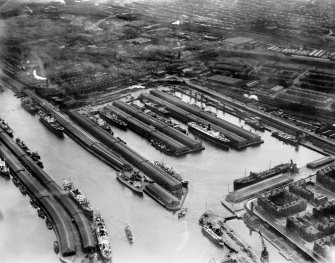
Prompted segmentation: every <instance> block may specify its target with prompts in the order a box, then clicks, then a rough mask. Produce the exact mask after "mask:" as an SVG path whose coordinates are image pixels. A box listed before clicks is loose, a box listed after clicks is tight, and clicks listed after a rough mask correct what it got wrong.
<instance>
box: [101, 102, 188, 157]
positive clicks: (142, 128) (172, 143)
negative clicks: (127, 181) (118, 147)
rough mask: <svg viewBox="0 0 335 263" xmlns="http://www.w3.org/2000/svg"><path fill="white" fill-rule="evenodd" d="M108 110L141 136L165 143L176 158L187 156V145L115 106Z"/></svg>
mask: <svg viewBox="0 0 335 263" xmlns="http://www.w3.org/2000/svg"><path fill="white" fill-rule="evenodd" d="M108 109H109V110H111V111H113V112H114V113H115V114H116V115H117V116H119V117H121V118H122V119H123V120H125V122H126V123H127V124H128V127H129V128H130V129H132V130H133V131H135V132H136V133H138V134H140V135H141V136H143V137H145V138H148V139H149V140H150V139H154V140H158V141H161V142H163V143H164V144H165V145H166V146H167V147H168V148H169V149H170V152H171V154H173V155H175V156H181V155H185V154H186V153H187V152H188V151H189V148H188V147H186V145H184V144H182V143H180V142H178V141H176V140H175V139H173V138H171V137H169V136H168V135H166V134H164V133H162V132H160V131H159V130H157V129H156V128H155V127H153V126H151V125H148V124H146V123H144V122H142V121H141V120H138V119H136V118H134V117H133V115H130V114H128V113H125V112H123V111H122V110H120V109H118V108H116V107H114V106H108Z"/></svg>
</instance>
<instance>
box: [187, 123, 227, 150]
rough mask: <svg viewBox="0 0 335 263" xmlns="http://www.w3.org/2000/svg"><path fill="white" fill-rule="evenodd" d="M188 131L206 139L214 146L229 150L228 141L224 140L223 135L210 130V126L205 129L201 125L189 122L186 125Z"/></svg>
mask: <svg viewBox="0 0 335 263" xmlns="http://www.w3.org/2000/svg"><path fill="white" fill-rule="evenodd" d="M187 125H188V129H189V131H190V132H194V133H196V134H198V135H200V136H202V137H204V138H206V139H208V140H209V141H210V142H212V143H214V144H215V145H217V146H219V147H221V148H223V149H225V150H229V144H230V140H229V139H228V138H226V137H225V136H224V135H223V134H221V133H220V132H218V131H215V130H213V129H212V128H211V126H210V124H208V126H207V127H206V126H205V125H203V124H201V123H195V122H189V123H187Z"/></svg>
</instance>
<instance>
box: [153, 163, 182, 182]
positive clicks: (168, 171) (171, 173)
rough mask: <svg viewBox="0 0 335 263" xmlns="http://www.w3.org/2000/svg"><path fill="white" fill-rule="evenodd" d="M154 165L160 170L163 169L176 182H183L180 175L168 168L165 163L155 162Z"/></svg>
mask: <svg viewBox="0 0 335 263" xmlns="http://www.w3.org/2000/svg"><path fill="white" fill-rule="evenodd" d="M154 164H155V165H157V166H158V167H160V168H161V169H163V170H164V171H165V172H167V173H168V174H169V175H171V176H172V177H174V178H175V179H177V180H178V181H183V178H182V177H181V175H180V174H179V173H176V172H175V171H174V170H173V168H172V167H171V168H169V167H168V166H167V165H166V164H165V163H163V162H159V161H155V162H154Z"/></svg>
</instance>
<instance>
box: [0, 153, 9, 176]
mask: <svg viewBox="0 0 335 263" xmlns="http://www.w3.org/2000/svg"><path fill="white" fill-rule="evenodd" d="M0 175H2V176H5V177H6V178H8V179H9V175H10V171H9V167H8V165H7V164H6V162H5V161H4V160H2V159H1V158H0Z"/></svg>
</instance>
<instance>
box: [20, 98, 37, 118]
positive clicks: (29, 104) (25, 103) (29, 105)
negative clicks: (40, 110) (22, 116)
mask: <svg viewBox="0 0 335 263" xmlns="http://www.w3.org/2000/svg"><path fill="white" fill-rule="evenodd" d="M21 105H22V107H23V108H24V109H25V110H27V111H28V112H29V113H31V114H33V115H34V114H35V113H36V107H35V105H34V102H33V100H32V99H31V98H29V97H25V98H22V99H21Z"/></svg>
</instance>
